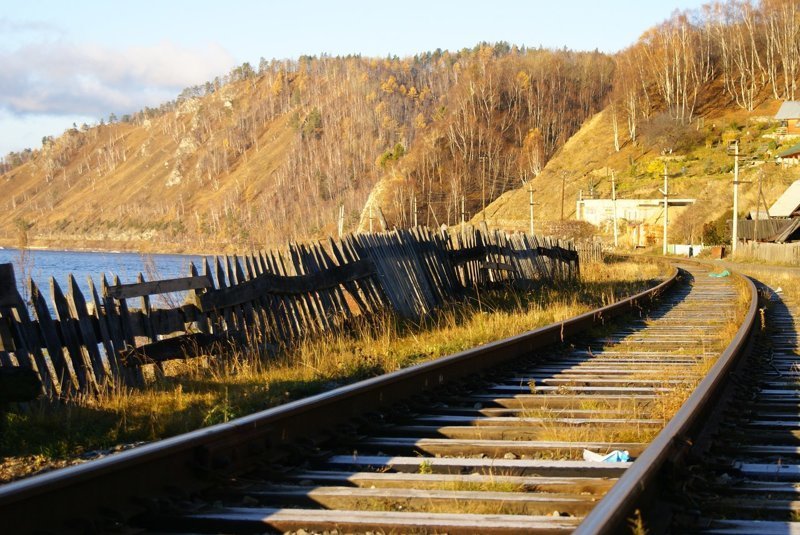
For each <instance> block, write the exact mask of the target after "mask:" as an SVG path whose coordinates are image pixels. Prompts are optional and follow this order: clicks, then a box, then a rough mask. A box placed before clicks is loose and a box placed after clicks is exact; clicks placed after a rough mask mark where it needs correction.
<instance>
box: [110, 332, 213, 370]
mask: <svg viewBox="0 0 800 535" xmlns="http://www.w3.org/2000/svg"><path fill="white" fill-rule="evenodd" d="M226 340H227V339H226V338H225V337H222V336H217V335H214V334H206V333H192V334H185V335H182V336H176V337H175V338H167V339H166V340H159V341H158V342H153V343H152V344H147V345H143V346H141V347H136V348H129V349H126V350H125V351H123V352H122V355H121V359H120V360H121V362H122V364H123V365H124V366H127V367H134V366H141V365H143V364H152V363H159V362H165V361H168V360H176V359H185V358H187V357H196V356H199V355H200V354H202V353H203V352H206V351H209V350H210V349H212V348H213V347H214V346H215V345H218V344H221V343H224V342H225V341H226Z"/></svg>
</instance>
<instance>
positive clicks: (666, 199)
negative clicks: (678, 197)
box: [661, 161, 669, 256]
mask: <svg viewBox="0 0 800 535" xmlns="http://www.w3.org/2000/svg"><path fill="white" fill-rule="evenodd" d="M661 193H663V194H664V244H663V248H662V250H661V254H663V255H664V256H667V226H668V225H669V174H668V173H667V162H666V161H665V162H664V189H663V190H661Z"/></svg>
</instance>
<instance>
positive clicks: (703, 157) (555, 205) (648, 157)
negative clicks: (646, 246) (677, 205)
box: [475, 101, 800, 242]
mask: <svg viewBox="0 0 800 535" xmlns="http://www.w3.org/2000/svg"><path fill="white" fill-rule="evenodd" d="M778 105H779V103H778V102H776V101H769V102H767V103H766V104H765V105H763V106H762V107H760V108H758V109H756V110H755V111H754V112H752V113H747V112H744V111H741V110H731V109H725V108H717V109H711V110H708V111H707V112H706V113H705V116H704V117H703V126H702V127H701V128H699V129H697V128H695V129H696V130H697V134H696V139H693V140H692V143H691V145H690V147H688V148H687V149H686V150H681V151H677V152H674V153H673V154H671V155H669V156H668V157H667V160H668V166H669V173H670V185H669V188H670V193H671V194H672V195H675V197H679V198H695V199H697V203H696V204H695V206H694V207H692V208H690V209H688V210H686V211H685V212H684V213H683V214H681V216H679V217H675V215H676V214H674V213H673V212H672V210H671V226H670V238H671V239H673V240H683V239H688V235H690V234H691V232H692V230H693V231H694V233H695V240H696V242H697V241H699V233H700V231H701V228H702V223H703V222H705V221H709V220H712V219H715V218H717V217H719V216H721V215H722V214H723V213H724V212H725V210H728V209H730V207H731V205H732V186H731V182H732V179H733V176H732V167H733V158H732V157H731V156H729V155H728V154H727V153H726V141H727V139H729V138H730V137H736V138H738V139H739V140H740V146H741V152H742V154H753V153H757V154H759V156H758V158H759V159H760V160H762V161H763V160H764V156H763V154H761V153H763V151H765V150H771V151H772V153H773V154H774V153H775V152H777V151H778V150H780V148H781V147H784V146H789V145H791V144H793V143H796V140H791V141H786V142H784V143H783V144H781V145H778V147H777V149H776V148H775V147H771V146H770V139H769V138H764V137H762V136H763V135H764V134H769V133H770V132H773V131H774V129H775V127H776V126H777V125H776V124H775V123H774V122H760V121H761V120H762V118H769V117H772V116H773V115H774V113H775V112H776V111H777V107H778ZM620 127H621V128H624V125H623V124H620ZM623 134H624V130H623V131H621V135H623ZM613 139H614V138H613V130H612V126H611V115H610V111H609V110H608V109H606V110H604V111H602V112H600V113H599V114H597V115H595V116H594V117H592V118H591V119H589V120H588V121H586V123H585V124H584V126H583V127H582V128H581V130H580V131H578V133H576V134H575V135H574V136H573V137H572V138H571V139H570V140H569V141H568V142H567V143H566V144H565V145H564V147H562V149H561V150H560V151H559V152H558V153H557V154H556V155H555V156H554V157H553V159H552V160H551V161H550V162H549V163H548V164H547V166H546V167H545V169H544V170H543V172H542V173H541V174H540V175H539V176H538V177H537V178H536V179H534V181H533V183H534V191H535V193H534V195H535V202H536V203H537V204H536V205H535V208H534V212H535V216H534V218H535V220H536V221H537V225H538V227H539V229H542V230H544V231H545V232H546V231H547V230H548V229H553V228H556V227H557V225H555V224H553V222H554V221H556V220H558V219H559V218H560V213H561V184H562V177H566V180H565V188H564V190H565V193H564V198H565V202H564V217H565V219H568V220H569V219H574V218H575V201H576V200H577V198H578V194H579V191H580V190H583V192H584V195H585V194H586V192H587V191H588V185H589V181H590V180H592V181H593V182H594V184H595V189H596V196H597V197H599V198H610V197H611V178H610V174H611V170H614V171H615V172H616V176H617V196H618V198H654V197H655V198H659V197H660V196H661V194H660V193H659V192H658V189H659V188H661V187H663V164H660V162H659V158H660V157H661V156H660V153H659V151H658V150H657V149H656V147H655V142H653V141H651V140H649V139H648V138H647V136H645V135H640V136H639V139H638V141H637V143H631V142H630V141H627V142H626V138H624V137H623V139H622V142H623V146H622V148H621V150H620V151H619V152H615V150H614V143H613ZM759 169H763V170H764V179H763V188H764V195H765V197H766V199H767V202H768V203H770V204H771V203H772V202H773V201H774V200H775V199H777V197H778V196H779V195H780V194H781V193H782V192H783V191H784V189H785V188H786V186H787V185H788V184H790V183H791V182H792V181H794V180H797V179H798V178H800V171H799V170H798V169H797V168H795V169H791V168H789V169H782V168H780V167H779V166H777V165H775V164H774V163H771V162H768V163H767V164H765V165H763V166H762V167H753V166H751V165H748V164H746V163H743V164H742V167H741V173H742V174H741V177H740V180H742V181H748V180H749V181H753V184H751V185H743V186H741V187H740V190H739V195H740V198H739V203H740V204H739V206H740V213H741V214H742V215H743V214H745V213H747V211H749V210H752V209H755V201H756V196H757V193H758V188H757V186H756V185H755V184H756V181H757V180H758V174H757V173H758V170H759ZM528 209H529V194H528V190H527V188H519V189H517V190H514V191H511V192H508V193H506V194H505V195H503V196H502V197H500V198H499V199H497V200H496V201H494V202H493V203H492V204H490V205H489V206H488V207H487V208H486V219H487V221H488V222H489V224H490V225H491V226H497V227H501V228H507V229H518V230H524V229H527V228H528V213H529V212H528ZM482 218H483V215H482V214H478V215H477V216H476V217H475V220H476V221H479V220H481V219H482ZM692 227H693V228H692Z"/></svg>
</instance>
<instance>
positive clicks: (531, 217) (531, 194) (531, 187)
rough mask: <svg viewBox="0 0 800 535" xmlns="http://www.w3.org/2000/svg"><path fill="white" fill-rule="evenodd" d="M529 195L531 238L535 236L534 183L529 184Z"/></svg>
mask: <svg viewBox="0 0 800 535" xmlns="http://www.w3.org/2000/svg"><path fill="white" fill-rule="evenodd" d="M528 195H529V197H530V219H531V228H530V231H531V236H533V182H528Z"/></svg>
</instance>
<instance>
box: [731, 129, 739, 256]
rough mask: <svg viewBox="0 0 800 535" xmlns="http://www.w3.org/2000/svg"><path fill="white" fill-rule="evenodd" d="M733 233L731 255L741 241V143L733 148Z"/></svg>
mask: <svg viewBox="0 0 800 535" xmlns="http://www.w3.org/2000/svg"><path fill="white" fill-rule="evenodd" d="M733 150H734V152H733V158H734V159H733V231H732V232H731V255H733V254H735V253H736V242H737V241H739V142H738V141H736V142H734V146H733Z"/></svg>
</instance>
